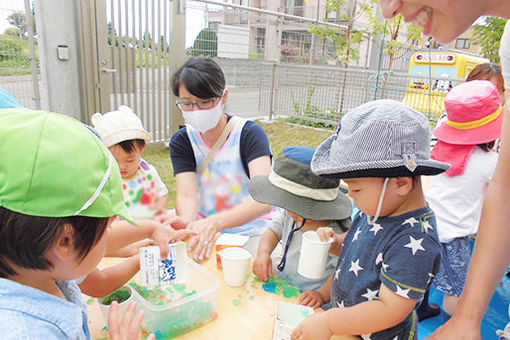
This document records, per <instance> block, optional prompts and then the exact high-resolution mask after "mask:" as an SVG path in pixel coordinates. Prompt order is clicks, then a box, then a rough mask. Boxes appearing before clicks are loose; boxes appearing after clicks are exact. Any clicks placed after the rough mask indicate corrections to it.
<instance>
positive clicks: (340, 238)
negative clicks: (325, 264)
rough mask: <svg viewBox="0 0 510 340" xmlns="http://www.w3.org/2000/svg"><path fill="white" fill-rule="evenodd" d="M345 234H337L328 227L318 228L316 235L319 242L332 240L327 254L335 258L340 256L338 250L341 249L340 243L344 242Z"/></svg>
mask: <svg viewBox="0 0 510 340" xmlns="http://www.w3.org/2000/svg"><path fill="white" fill-rule="evenodd" d="M345 234H346V233H341V234H337V233H335V231H334V230H333V229H332V228H330V227H320V228H318V229H317V235H318V236H319V238H320V239H321V241H323V242H326V241H328V240H329V239H330V238H333V243H331V247H330V248H329V253H330V254H333V255H336V256H338V255H339V254H340V249H342V243H343V242H344V239H345Z"/></svg>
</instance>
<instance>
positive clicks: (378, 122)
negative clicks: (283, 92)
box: [311, 99, 450, 178]
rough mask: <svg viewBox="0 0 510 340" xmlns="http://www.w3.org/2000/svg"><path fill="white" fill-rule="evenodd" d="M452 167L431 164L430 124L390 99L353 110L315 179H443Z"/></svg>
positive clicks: (316, 164)
mask: <svg viewBox="0 0 510 340" xmlns="http://www.w3.org/2000/svg"><path fill="white" fill-rule="evenodd" d="M449 167H450V165H449V164H447V163H443V162H438V161H434V160H431V159H430V127H429V122H428V120H427V118H425V117H424V116H423V115H422V114H421V113H420V112H418V111H416V110H414V109H412V108H410V107H408V106H406V105H404V104H402V103H400V102H397V101H394V100H388V99H381V100H374V101H371V102H368V103H365V104H363V105H360V106H358V107H356V108H354V109H352V110H350V111H349V112H348V113H347V114H346V115H345V116H344V117H343V118H342V119H341V120H340V123H339V125H338V130H337V132H336V134H335V135H333V136H331V137H330V138H328V139H326V140H325V141H324V142H322V144H321V145H320V146H319V147H318V148H317V149H316V151H315V153H314V155H313V159H312V163H311V168H312V171H313V172H314V173H315V174H317V175H322V176H327V177H334V178H357V177H382V178H386V177H413V176H421V175H437V174H439V173H441V172H443V171H445V170H447V169H448V168H449Z"/></svg>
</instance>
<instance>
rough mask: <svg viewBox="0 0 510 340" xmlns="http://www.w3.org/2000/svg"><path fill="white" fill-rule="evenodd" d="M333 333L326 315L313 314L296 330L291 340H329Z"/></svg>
mask: <svg viewBox="0 0 510 340" xmlns="http://www.w3.org/2000/svg"><path fill="white" fill-rule="evenodd" d="M332 335H333V333H332V332H331V331H330V330H329V326H328V322H327V319H326V317H325V314H324V313H316V314H312V315H310V316H309V317H307V318H306V319H304V320H303V321H301V323H300V324H299V325H298V326H297V327H296V329H294V331H293V332H292V335H291V337H290V339H291V340H307V339H309V340H323V339H324V340H327V339H329V338H331V336H332Z"/></svg>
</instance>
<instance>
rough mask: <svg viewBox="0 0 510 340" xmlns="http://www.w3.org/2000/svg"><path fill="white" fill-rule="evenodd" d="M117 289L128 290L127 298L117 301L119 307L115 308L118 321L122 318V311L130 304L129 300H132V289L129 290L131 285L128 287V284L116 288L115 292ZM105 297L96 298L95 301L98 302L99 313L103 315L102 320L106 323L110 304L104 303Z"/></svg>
mask: <svg viewBox="0 0 510 340" xmlns="http://www.w3.org/2000/svg"><path fill="white" fill-rule="evenodd" d="M119 290H123V291H127V292H129V298H128V299H127V300H124V301H122V302H120V303H119V307H118V309H117V312H118V318H119V321H120V320H122V317H123V316H124V312H125V311H126V309H127V308H128V307H129V305H130V304H131V301H133V291H132V290H131V287H129V286H122V287H120V288H119V289H117V290H116V291H115V292H117V291H119ZM115 292H114V293H115ZM112 294H113V293H112ZM108 296H109V295H108ZM108 296H106V297H108ZM106 297H104V298H100V299H97V302H99V309H100V310H101V314H102V315H103V319H104V321H105V322H106V323H108V311H109V310H110V305H105V304H104V300H105V299H106Z"/></svg>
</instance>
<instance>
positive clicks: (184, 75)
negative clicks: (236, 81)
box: [172, 57, 225, 99]
mask: <svg viewBox="0 0 510 340" xmlns="http://www.w3.org/2000/svg"><path fill="white" fill-rule="evenodd" d="M181 85H184V86H185V87H186V89H188V91H189V92H190V93H191V94H192V95H194V96H195V97H198V98H203V99H208V98H213V97H219V96H221V95H222V94H223V90H224V89H225V75H224V74H223V71H222V70H221V68H220V66H219V65H218V64H217V63H216V62H215V61H214V60H212V59H211V58H200V57H191V58H189V59H188V60H187V61H186V62H185V63H184V65H182V66H181V67H179V69H178V70H177V71H175V73H174V75H173V77H172V91H173V93H174V95H175V96H177V97H179V87H180V86H181Z"/></svg>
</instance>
